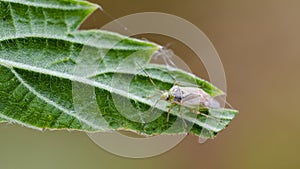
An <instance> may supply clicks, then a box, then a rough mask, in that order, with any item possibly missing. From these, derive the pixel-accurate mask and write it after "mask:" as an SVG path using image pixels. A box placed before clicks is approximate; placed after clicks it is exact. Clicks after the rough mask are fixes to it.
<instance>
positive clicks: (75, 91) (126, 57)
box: [0, 0, 237, 138]
mask: <svg viewBox="0 0 300 169" xmlns="http://www.w3.org/2000/svg"><path fill="white" fill-rule="evenodd" d="M96 8H97V6H96V5H93V4H90V3H87V2H84V1H76V0H69V1H59V0H53V1H50V2H49V1H45V0H39V1H36V0H35V1H33V0H27V1H18V0H4V1H1V2H0V29H1V31H0V74H1V77H0V122H3V121H9V122H14V123H18V124H21V125H24V126H27V127H30V128H34V129H52V130H55V129H68V130H82V131H89V132H92V131H108V130H111V129H114V130H130V131H133V132H137V133H141V134H145V135H155V134H177V133H183V132H185V129H186V128H185V127H183V124H184V123H183V121H182V120H181V116H180V115H179V114H178V107H176V106H175V108H174V109H173V110H172V111H171V117H170V121H169V123H168V124H167V123H166V119H167V111H168V106H169V104H170V103H168V102H165V101H162V102H160V103H159V104H157V105H156V106H155V108H154V109H153V110H152V109H151V106H153V105H154V104H155V102H156V100H157V97H154V98H152V99H150V98H148V96H150V95H151V94H155V93H157V89H156V88H155V86H154V85H153V84H152V83H151V82H150V80H149V77H148V76H147V75H146V74H145V73H144V72H143V71H141V67H139V66H138V65H139V64H140V65H142V66H143V69H145V71H146V72H147V74H149V76H150V78H151V79H153V81H154V82H155V84H156V85H157V86H158V87H159V88H160V90H169V89H170V88H171V87H172V85H173V84H174V79H175V80H176V81H178V82H180V83H181V84H185V83H187V84H194V85H197V86H199V87H201V88H202V89H203V90H204V91H206V92H207V93H208V94H210V95H211V96H213V97H214V96H218V95H221V94H223V92H222V91H221V90H219V89H218V88H216V87H215V86H213V85H211V84H210V83H208V82H206V81H204V80H202V79H200V78H198V77H196V76H194V75H192V74H189V73H186V72H183V71H181V70H178V69H173V68H167V67H164V66H159V65H153V64H148V62H149V60H150V58H151V56H152V55H153V53H154V52H155V51H157V50H158V49H159V48H160V46H159V45H157V44H154V43H150V42H145V41H140V40H137V39H133V38H128V37H125V36H122V35H119V34H116V33H111V32H106V31H99V30H89V31H78V30H76V29H77V28H78V27H79V26H80V24H81V23H82V22H83V20H84V19H85V18H86V17H87V16H88V15H90V14H91V13H92V12H93V11H94V10H95V9H96ZM132 108H134V109H132ZM147 110H148V111H147ZM182 111H183V112H184V115H183V116H182V118H183V119H184V120H185V121H186V123H188V125H189V126H190V128H191V133H193V134H196V135H199V136H202V137H209V138H210V137H214V136H215V134H216V133H217V132H219V131H221V130H222V129H224V128H225V127H226V126H227V125H228V124H229V122H230V121H231V120H232V119H233V118H234V116H235V115H236V113H237V111H235V110H230V109H203V110H201V112H203V114H207V115H210V116H213V117H214V118H208V117H207V116H205V115H203V114H202V115H196V114H194V113H191V112H190V110H188V109H185V108H183V110H182ZM177 117H180V118H177ZM178 119H179V120H178ZM193 124H194V125H193ZM169 126H170V127H169Z"/></svg>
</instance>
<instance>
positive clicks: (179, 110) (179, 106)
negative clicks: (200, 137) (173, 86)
mask: <svg viewBox="0 0 300 169" xmlns="http://www.w3.org/2000/svg"><path fill="white" fill-rule="evenodd" d="M178 113H179V115H180V117H181V119H182V121H183V124H184V127H185V128H187V127H188V125H187V124H186V122H185V120H184V118H183V116H182V112H181V105H180V104H179V105H178Z"/></svg>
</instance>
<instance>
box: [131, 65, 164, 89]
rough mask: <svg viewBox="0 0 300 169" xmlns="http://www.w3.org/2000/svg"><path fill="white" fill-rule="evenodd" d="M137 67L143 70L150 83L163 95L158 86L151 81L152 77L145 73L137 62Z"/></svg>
mask: <svg viewBox="0 0 300 169" xmlns="http://www.w3.org/2000/svg"><path fill="white" fill-rule="evenodd" d="M136 63H137V65H138V66H139V67H140V68H141V70H142V71H143V72H144V73H145V74H146V76H147V77H148V78H149V81H150V82H151V83H152V84H153V86H154V87H155V88H156V89H157V90H158V91H159V92H160V93H162V91H161V90H160V89H159V88H158V86H157V85H156V84H155V83H154V81H153V80H152V79H151V77H150V75H149V74H148V73H147V72H146V71H145V69H143V67H142V66H141V65H140V64H139V63H138V62H136Z"/></svg>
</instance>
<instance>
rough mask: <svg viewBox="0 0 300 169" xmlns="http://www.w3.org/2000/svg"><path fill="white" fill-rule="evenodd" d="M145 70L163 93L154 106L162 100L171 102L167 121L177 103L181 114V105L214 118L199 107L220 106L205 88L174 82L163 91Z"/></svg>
mask: <svg viewBox="0 0 300 169" xmlns="http://www.w3.org/2000/svg"><path fill="white" fill-rule="evenodd" d="M142 70H143V72H144V73H145V74H146V75H147V76H148V78H149V80H150V82H151V83H152V84H153V86H154V87H155V88H156V89H158V90H159V91H160V93H161V95H160V99H159V100H157V101H156V103H155V104H154V106H153V108H154V107H155V106H156V104H157V103H158V102H159V101H160V100H165V101H168V102H170V103H171V105H170V107H169V109H168V116H167V122H168V121H169V117H170V112H171V110H172V109H173V107H174V106H175V105H178V109H179V114H180V115H181V116H182V113H181V106H183V107H185V108H188V109H189V110H191V111H192V112H193V113H195V114H201V115H203V116H206V117H209V118H213V119H214V117H211V116H209V115H206V114H203V113H201V112H199V108H201V107H204V108H220V104H219V102H218V101H216V100H215V99H214V98H213V97H211V96H210V95H209V94H208V93H206V92H205V91H204V90H203V89H201V88H199V87H182V86H179V85H176V84H174V85H173V87H172V88H171V89H169V90H167V91H161V90H160V89H159V88H158V86H157V85H156V84H155V83H154V82H153V80H152V79H151V77H150V76H149V74H148V73H147V72H146V71H145V70H144V69H142Z"/></svg>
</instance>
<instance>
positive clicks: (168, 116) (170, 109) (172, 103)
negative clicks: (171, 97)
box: [167, 102, 176, 125]
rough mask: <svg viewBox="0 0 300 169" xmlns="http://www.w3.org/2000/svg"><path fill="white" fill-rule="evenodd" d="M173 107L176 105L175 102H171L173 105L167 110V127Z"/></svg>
mask: <svg viewBox="0 0 300 169" xmlns="http://www.w3.org/2000/svg"><path fill="white" fill-rule="evenodd" d="M175 105H176V103H175V102H173V103H172V104H171V105H170V108H169V110H168V116H167V125H168V123H169V118H170V112H171V110H172V109H173V107H174V106H175Z"/></svg>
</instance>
